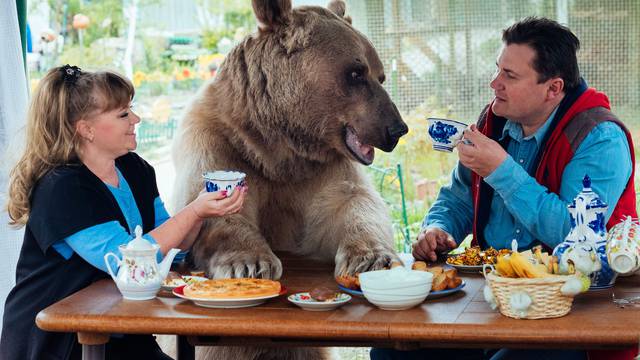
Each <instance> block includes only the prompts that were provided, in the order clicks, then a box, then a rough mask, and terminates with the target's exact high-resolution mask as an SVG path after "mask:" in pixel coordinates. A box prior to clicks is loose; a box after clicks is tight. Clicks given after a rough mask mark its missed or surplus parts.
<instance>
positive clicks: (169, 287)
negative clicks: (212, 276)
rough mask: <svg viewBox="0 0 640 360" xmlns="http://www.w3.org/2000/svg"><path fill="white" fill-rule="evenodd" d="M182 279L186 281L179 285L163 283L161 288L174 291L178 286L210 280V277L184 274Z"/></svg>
mask: <svg viewBox="0 0 640 360" xmlns="http://www.w3.org/2000/svg"><path fill="white" fill-rule="evenodd" d="M182 280H183V281H184V284H179V285H164V284H162V286H160V288H161V289H162V290H165V291H173V289H175V288H177V287H180V286H184V285H188V284H190V283H194V282H200V281H205V280H209V279H207V278H206V277H202V276H191V275H183V276H182ZM185 280H186V281H185Z"/></svg>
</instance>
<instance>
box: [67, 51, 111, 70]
mask: <svg viewBox="0 0 640 360" xmlns="http://www.w3.org/2000/svg"><path fill="white" fill-rule="evenodd" d="M103 50H104V49H102V48H101V47H100V46H97V45H94V46H91V47H80V45H67V46H66V47H65V50H64V52H63V53H62V54H60V57H59V58H58V64H75V65H77V66H79V67H80V68H82V69H86V70H91V69H113V70H118V71H122V70H121V69H118V68H116V66H115V64H116V63H117V59H116V54H115V53H113V52H110V51H103Z"/></svg>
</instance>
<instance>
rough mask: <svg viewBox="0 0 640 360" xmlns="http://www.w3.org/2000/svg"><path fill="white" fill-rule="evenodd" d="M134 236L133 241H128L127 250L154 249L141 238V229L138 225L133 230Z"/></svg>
mask: <svg viewBox="0 0 640 360" xmlns="http://www.w3.org/2000/svg"><path fill="white" fill-rule="evenodd" d="M134 233H135V234H136V237H135V239H133V240H131V241H129V243H128V244H127V247H126V249H127V250H153V249H155V248H154V247H153V245H152V244H151V243H150V242H149V241H148V240H147V239H145V238H143V237H142V228H141V227H140V225H138V226H136V229H135V230H134Z"/></svg>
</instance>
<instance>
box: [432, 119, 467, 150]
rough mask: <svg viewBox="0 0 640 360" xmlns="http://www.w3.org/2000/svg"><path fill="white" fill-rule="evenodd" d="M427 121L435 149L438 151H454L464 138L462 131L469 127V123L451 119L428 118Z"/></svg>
mask: <svg viewBox="0 0 640 360" xmlns="http://www.w3.org/2000/svg"><path fill="white" fill-rule="evenodd" d="M427 121H428V122H429V136H430V137H431V140H432V141H433V149H434V150H438V151H446V152H452V151H453V148H454V147H455V146H456V145H458V143H459V142H460V141H461V140H462V132H463V131H464V129H466V128H467V124H465V123H461V122H459V121H455V120H450V119H441V118H428V119H427Z"/></svg>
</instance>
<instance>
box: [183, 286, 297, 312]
mask: <svg viewBox="0 0 640 360" xmlns="http://www.w3.org/2000/svg"><path fill="white" fill-rule="evenodd" d="M185 286H186V285H182V286H179V287H177V288H175V289H173V295H175V296H177V297H179V298H183V299H187V300H191V301H193V303H194V304H196V305H198V306H203V307H208V308H222V309H234V308H243V307H250V306H256V305H260V304H262V303H264V302H266V301H267V300H269V299H271V298H274V297H277V296H280V295H282V294H285V293H286V292H287V289H285V288H284V287H282V289H281V290H280V293H279V294H275V295H267V296H258V297H253V298H246V299H200V298H193V297H188V296H185V295H184V292H183V290H184V287H185Z"/></svg>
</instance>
